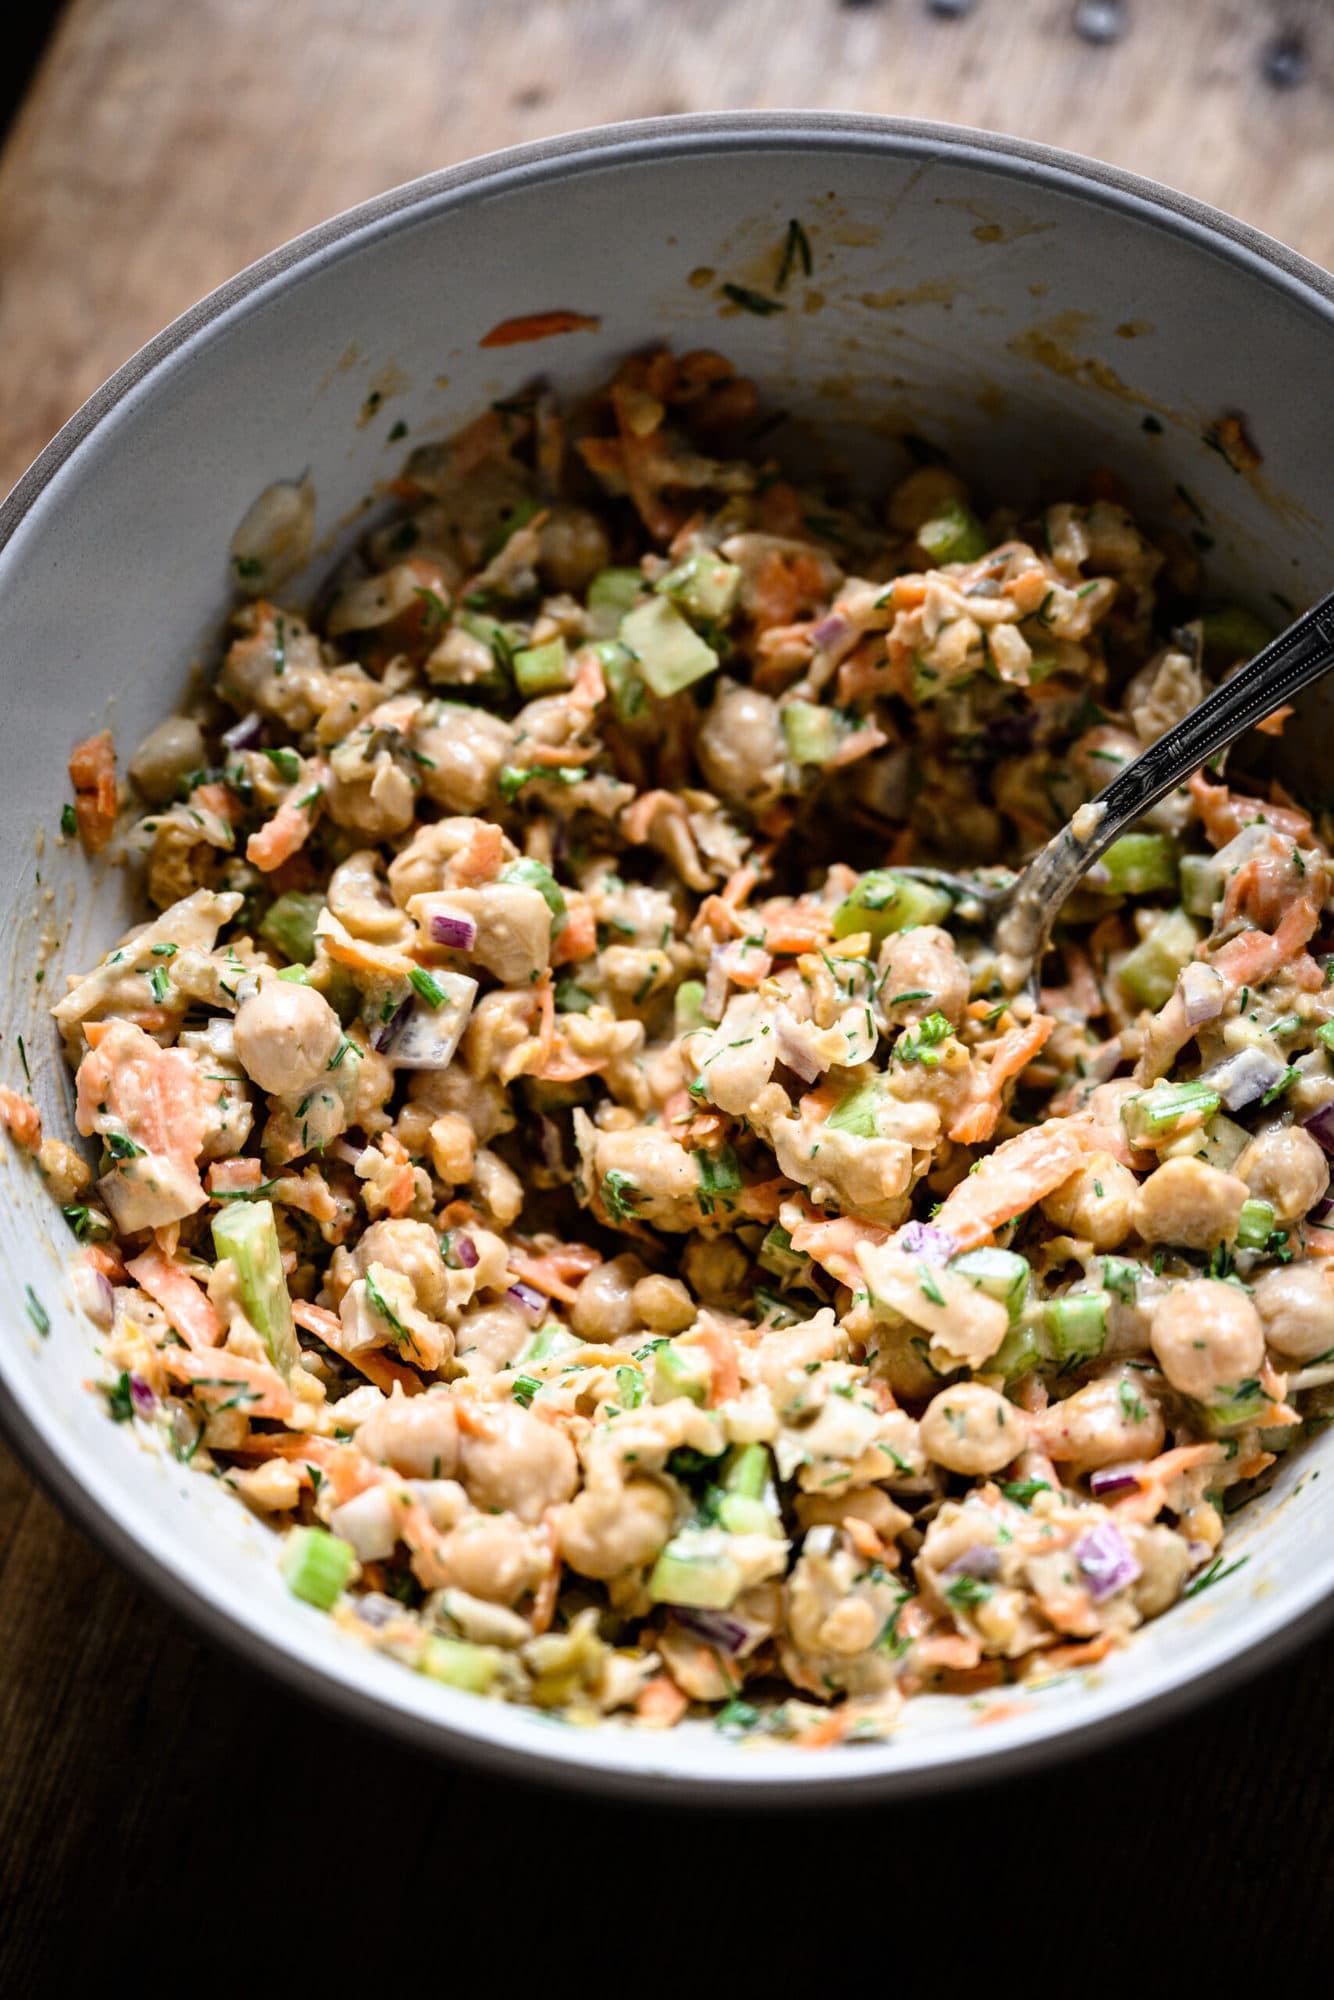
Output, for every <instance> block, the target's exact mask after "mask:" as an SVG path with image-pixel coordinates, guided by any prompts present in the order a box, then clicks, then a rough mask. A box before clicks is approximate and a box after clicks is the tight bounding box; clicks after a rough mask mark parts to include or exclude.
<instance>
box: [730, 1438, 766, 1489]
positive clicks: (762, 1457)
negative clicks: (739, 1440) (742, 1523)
mask: <svg viewBox="0 0 1334 2000" xmlns="http://www.w3.org/2000/svg"><path fill="white" fill-rule="evenodd" d="M768 1482H769V1454H768V1452H767V1451H766V1450H765V1447H764V1446H763V1445H762V1444H739V1445H736V1446H734V1447H733V1449H732V1450H731V1451H730V1452H729V1453H728V1456H727V1463H726V1464H725V1465H724V1467H723V1480H722V1483H723V1487H724V1490H725V1491H726V1492H728V1493H742V1494H744V1495H745V1496H746V1498H747V1499H748V1500H759V1499H761V1498H762V1497H763V1494H764V1489H765V1487H766V1486H767V1484H768Z"/></svg>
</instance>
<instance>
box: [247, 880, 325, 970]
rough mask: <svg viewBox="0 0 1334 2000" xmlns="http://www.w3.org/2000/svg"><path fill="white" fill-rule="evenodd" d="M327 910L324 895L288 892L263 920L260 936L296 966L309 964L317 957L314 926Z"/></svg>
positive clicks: (275, 899) (293, 890) (271, 904)
mask: <svg viewBox="0 0 1334 2000" xmlns="http://www.w3.org/2000/svg"><path fill="white" fill-rule="evenodd" d="M323 908H324V898H323V896H312V895H307V894H306V893H305V892H304V891H303V890H300V889H288V890H287V891H286V892H285V893H284V894H283V895H281V896H276V897H275V898H274V900H273V901H272V902H271V903H270V904H269V907H268V909H267V910H266V911H265V912H264V915H263V916H262V917H261V919H260V923H259V934H260V936H261V937H262V938H263V940H264V942H265V944H271V945H272V946H273V948H274V950H275V951H280V952H281V953H282V955H283V957H284V958H288V959H291V960H292V962H293V964H295V965H309V964H310V962H311V960H312V959H313V958H314V956H315V925H316V923H317V921H318V919H319V914H320V911H321V910H322V909H323Z"/></svg>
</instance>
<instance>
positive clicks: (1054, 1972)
mask: <svg viewBox="0 0 1334 2000" xmlns="http://www.w3.org/2000/svg"><path fill="white" fill-rule="evenodd" d="M4 1469H5V1468H4V1467H2V1466H0V1470H4ZM11 1470H12V1469H11ZM15 1476H17V1475H16V1474H15ZM12 1490H13V1489H11V1491H12ZM3 1497H4V1495H3V1493H0V1499H3ZM39 1552H40V1561H38V1556H39ZM0 1586H2V1588H0V1607H3V1615H4V1620H5V1627H6V1628H7V1629H5V1630H4V1631H3V1632H0V1676H2V1678H0V1701H2V1702H3V1712H0V1911H3V1912H4V1913H5V1914H4V1917H3V1925H2V1927H0V1986H2V1987H3V1990H4V1991H6V1992H12V1993H17V1994H22V1995H25V1996H26V1995H29V1994H40V1993H45V1992H48V1991H49V1992H53V1993H55V1992H64V1991H68V1990H72V1986H71V1983H72V1981H73V1980H74V1979H75V1978H77V1977H86V1976H87V1975H89V1974H92V1973H105V1972H107V1971H110V1970H111V1969H112V1968H113V1967H114V1968H116V1969H118V1970H120V1971H122V1972H124V1973H126V1974H127V1975H129V1976H131V1977H139V1976H141V1975H142V1974H143V1973H145V1972H147V1971H148V1970H149V1969H150V1967H151V1968H152V1969H153V1970H154V1971H155V1972H156V1971H161V1972H163V1973H166V1972H167V1971H168V1970H171V1971H172V1973H173V1986H174V1988H176V1989H177V1990H180V1991H187V1992H192V1993H205V1992H211V1991H214V1990H220V1989H221V1988H222V1987H223V1986H227V1987H228V1988H229V1989H233V1990H237V1991H244V1990H245V1989H246V1988H247V1987H250V1988H251V1990H260V1989H257V1988H255V1987H254V1984H253V1982H254V1980H255V1979H256V1978H257V1977H258V1974H259V1970H260V1969H261V1968H262V1969H263V1972H264V1978H263V1980H262V1982H261V1988H262V1990H263V1992H265V1993H269V1992H271V1991H273V1990H274V1983H275V1981H276V1977H277V1976H278V1975H279V1973H280V1971H285V1970H286V1968H288V1967H289V1966H291V1967H295V1968H297V1969H298V1970H299V1973H300V1976H301V1989H300V1990H301V1994H302V2000H307V1996H310V1995H312V1994H314V1993H315V1992H317V1991H320V1990H322V1989H324V1988H325V1983H326V1978H327V1976H328V1975H329V1974H330V1973H331V1972H332V1971H334V1970H335V1969H336V1970H337V1971H338V1973H339V1974H340V1975H341V1978H340V1979H339V1981H338V1982H337V1984H336V1985H335V1986H334V1987H330V1988H328V1990H330V1991H333V1990H338V1989H339V1987H340V1986H341V1983H342V1979H343V1978H345V1979H347V1980H349V1981H350V1980H351V1979H353V1978H354V1977H357V1976H360V1977H361V1978H363V1979H364V1978H366V1977H370V1978H372V1979H376V1975H377V1973H378V1974H379V1975H380V1976H381V1978H380V1979H376V1987H377V1988H378V1985H379V1984H380V1983H381V1979H382V1980H383V1982H384V1983H386V1984H387V1983H388V1981H389V1979H390V1978H392V1979H393V1980H394V1981H395V1983H400V1971H401V1968H402V1967H403V1966H404V1964H405V1960H404V1957H403V1954H404V1953H405V1952H411V1953H415V1952H416V1951H417V1950H418V1949H422V1950H424V1951H425V1952H426V1953H427V1955H428V1959H429V1962H430V1963H431V1964H433V1965H434V1966H435V1968H436V1974H437V1975H438V1976H437V1977H435V1978H433V1980H432V1982H431V1988H427V1989H423V1990H424V1991H430V1990H433V1989H434V1988H435V1987H437V1986H438V1987H439V1990H440V1992H441V1994H442V1995H445V1994H447V1993H449V1989H450V1988H451V1987H453V1986H454V1985H455V1977H454V1975H452V1974H451V1971H450V1968H451V1967H454V1968H459V1967H460V1966H462V1965H464V1964H466V1963H467V1962H468V1958H469V1957H470V1956H471V1955H472V1954H473V1953H479V1952H490V1953H491V1954H492V1955H493V1975H494V1976H493V1977H492V1978H491V1979H490V1980H489V1982H488V1984H489V1985H490V1986H491V1988H492V1989H493V1990H498V1991H500V1992H502V1993H504V1992H507V1991H508V1990H509V1989H510V1988H511V1987H517V1986H518V1985H519V1984H520V1983H522V1984H523V1985H524V1986H528V1985H529V1984H535V1985H537V1986H538V1987H539V1988H547V1987H549V1985H550V1982H551V1980H552V1979H553V1978H555V1977H557V1976H558V1968H559V1967H560V1966H561V1965H562V1964H563V1965H564V1967H565V1968H566V1971H567V1973H568V1974H569V1976H571V1977H581V1979H593V1978H596V1980H597V1983H598V1984H599V1985H602V1986H605V1984H606V1983H607V1981H609V1980H610V1979H612V1978H615V1979H616V1980H617V1982H618V1983H620V1982H621V1981H622V1980H625V1981H628V1983H629V1985H630V1987H631V1989H632V1991H633V1992H635V1993H636V1994H642V1993H643V1992H645V1991H653V1990H655V1980H654V1973H655V1968H663V1969H664V1970H665V1969H666V1968H667V1967H669V1966H674V1967H676V1968H678V1969H679V1971H680V1972H681V1973H682V1974H683V1975H684V1976H685V1977H687V1978H688V1979H689V1981H690V1983H691V1984H692V1985H695V1986H698V1987H699V1988H700V1990H701V1991H702V1990H704V1989H705V1988H706V1987H717V1986H718V1985H719V1979H720V1975H723V1976H725V1975H726V1971H727V1967H728V1963H729V1961H731V1960H732V1959H733V1957H735V1959H736V1961H737V1963H738V1964H739V1965H740V1966H741V1967H743V1968H744V1969H745V1970H746V1972H747V1974H748V1978H747V1984H748V1985H753V1984H754V1983H755V1982H756V1980H757V1979H763V1980H764V1982H765V1983H766V1984H768V1985H770V1986H771V1988H772V1990H773V1991H775V1992H776V1993H777V1994H778V1995H780V1996H781V1995H783V1994H785V1993H788V1992H792V1991H795V1990H796V1985H797V1982H798V1981H799V1980H800V1981H802V1982H803V1983H804V1982H806V1981H807V1980H810V1979H812V1978H818V1979H820V1981H821V1984H822V1985H823V1986H829V1985H830V1983H831V1982H832V1983H834V1984H836V1985H837V1986H838V1987H840V1988H843V1987H845V1986H846V1984H847V1982H848V1979H849V1977H850V1975H851V1974H852V1972H853V1971H854V1970H855V1968H856V1967H857V1966H858V1965H859V1964H862V1963H864V1964H865V1965H866V1967H867V1969H868V1970H870V1971H872V1972H873V1973H874V1975H875V1979H876V1987H877V1989H879V1990H881V1991H883V1992H884V1993H885V1994H886V1995H887V1996H893V2000H898V1996H899V1995H911V1994H914V1993H915V1992H916V1991H917V1990H922V1989H919V1988H918V1987H917V1986H916V1983H915V1981H914V1982H913V1983H912V1984H911V1985H907V1986H905V1985H904V1984H902V1983H901V1977H902V1975H903V1974H907V1973H910V1971H911V1967H912V1966H913V1964H914V1963H919V1964H921V1965H922V1966H924V1967H935V1968H936V1970H937V1971H938V1972H939V1974H940V1975H941V1976H942V1977H944V1978H946V1979H947V1980H948V1981H949V1982H950V1984H951V1985H953V1984H955V1983H956V1982H957V1981H958V1980H960V1979H963V1978H968V1979H973V1978H976V1979H978V1980H981V1981H982V1982H983V1983H984V1984H985V1985H987V1986H988V1987H989V1986H991V1985H992V1983H993V1982H992V1977H991V1974H989V1973H988V1972H987V1967H988V1966H989V1967H990V1968H991V1973H992V1974H995V1975H996V1976H997V1977H999V1976H1000V1974H1001V1972H1002V1971H1004V1969H1005V1967H1006V1966H1008V1967H1009V1971H1008V1972H1006V1973H1005V1977H1004V1981H1003V1985H1004V1988H1005V1989H1007V1990H1008V1989H1009V1988H1010V1987H1011V1986H1012V1985H1016V1984H1017V1985H1019V1986H1023V1987H1027V1985H1028V1983H1029V1981H1030V1979H1039V1980H1041V1981H1042V1982H1043V1983H1047V1982H1048V1981H1049V1980H1051V1979H1053V1978H1058V1977H1059V1980H1060V1983H1061V1984H1062V1985H1064V1984H1065V1983H1066V1982H1067V1980H1069V1981H1073V1982H1074V1985H1073V1987H1072V1990H1077V1991H1079V1992H1080V1993H1081V1994H1082V1993H1088V1994H1095V1993H1096V1992H1098V1991H1099V1990H1100V1979H1099V1974H1100V1973H1105V1972H1107V1971H1109V1970H1110V1968H1111V1967H1112V1966H1113V1965H1116V1964H1118V1963H1121V1962H1122V1960H1124V1963H1125V1964H1126V1966H1127V1967H1128V1968H1133V1969H1136V1970H1138V1971H1140V1972H1141V1973H1142V1972H1143V1971H1144V1970H1145V1969H1146V1968H1147V1967H1148V1966H1150V1965H1151V1964H1153V1963H1154V1962H1155V1960H1156V1959H1157V1962H1159V1963H1163V1962H1164V1961H1163V1960H1162V1959H1159V1958H1158V1954H1167V1955H1169V1957H1170V1958H1171V1959H1172V1960H1175V1958H1176V1957H1177V1954H1178V1952H1180V1951H1184V1952H1185V1953H1187V1954H1188V1957H1189V1962H1190V1963H1191V1964H1192V1965H1193V1966H1194V1967H1195V1969H1196V1970H1197V1971H1202V1970H1203V1968H1204V1966H1205V1964H1207V1963H1210V1962H1215V1954H1216V1953H1221V1954H1222V1956H1221V1959H1220V1960H1219V1961H1218V1962H1221V1963H1223V1964H1226V1965H1227V1966H1228V1967H1229V1968H1230V1969H1231V1971H1232V1973H1233V1974H1234V1975H1235V1974H1237V1973H1240V1972H1241V1971H1242V1970H1243V1968H1245V1967H1248V1966H1254V1967H1256V1968H1257V1969H1259V1968H1265V1967H1267V1968H1269V1969H1270V1970H1271V1971H1278V1970H1279V1969H1280V1968H1281V1970H1282V1972H1283V1974H1285V1975H1287V1976H1289V1977H1290V1976H1291V1974H1292V1973H1293V1972H1294V1971H1297V1970H1298V1969H1299V1968H1301V1967H1302V1966H1304V1965H1312V1966H1314V1965H1315V1964H1317V1963H1318V1962H1321V1959H1322V1954H1324V1953H1325V1952H1326V1951H1327V1949H1328V1946H1329V1945H1330V1943H1331V1942H1334V1923H1332V1922H1331V1917H1330V1913H1329V1890H1330V1888H1331V1886H1334V1884H1332V1882H1331V1865H1330V1855H1331V1853H1332V1852H1334V1787H1331V1783H1330V1780H1331V1777H1334V1768H1332V1767H1334V1758H1332V1757H1331V1741H1332V1732H1331V1728H1330V1701H1329V1669H1330V1663H1331V1648H1330V1643H1329V1641H1328V1640H1327V1639H1322V1640H1317V1641H1315V1642H1313V1643H1312V1644H1310V1645H1308V1646H1306V1647H1305V1648H1303V1650H1301V1651H1300V1652H1299V1653H1297V1654H1294V1655H1293V1656H1292V1657H1291V1658H1289V1659H1287V1660H1285V1661H1283V1662H1282V1663H1280V1664H1279V1665H1278V1666H1276V1667H1273V1668H1271V1669H1270V1670H1269V1671H1268V1672H1266V1673H1264V1674H1262V1675H1259V1676H1257V1677H1256V1678H1255V1679H1254V1680H1252V1681H1250V1682H1249V1683H1248V1684H1247V1685H1246V1686H1244V1687H1242V1688H1241V1689H1239V1690H1234V1691H1233V1692H1231V1693H1229V1694H1227V1695H1225V1696H1223V1697H1222V1698H1220V1699H1218V1700H1216V1701H1214V1702H1212V1703H1209V1704H1207V1705H1206V1706H1205V1707H1203V1708H1202V1709H1200V1710H1198V1711H1196V1712H1194V1713H1193V1714H1191V1715H1188V1716H1187V1717H1186V1718H1185V1719H1184V1720H1178V1721H1177V1722H1175V1723H1173V1724H1172V1725H1171V1726H1170V1727H1165V1728H1163V1729H1160V1730H1157V1731H1151V1732H1149V1733H1147V1734H1145V1735H1142V1736H1140V1737H1137V1738H1135V1739H1133V1740H1132V1741H1130V1742H1128V1743H1123V1744H1120V1745H1117V1746H1115V1747H1112V1748H1110V1749H1108V1750H1106V1751H1102V1752H1097V1753H1094V1754H1092V1755H1089V1756H1085V1757H1082V1758H1079V1759H1077V1760H1074V1761H1070V1762H1067V1763H1065V1764H1063V1765H1059V1766H1056V1767H1054V1768H1052V1769H1050V1770H1048V1771H1045V1772H1041V1773H1039V1774H1037V1775H1035V1776H1033V1777H1025V1778H1023V1779H1016V1780H1012V1781H1009V1782H1007V1783H1004V1784H1002V1785H998V1786H993V1787H988V1788H986V1789H983V1790H981V1791H979V1792H976V1793H974V1794H971V1795H970V1794H968V1793H949V1794H945V1795H942V1796H941V1797H940V1798H939V1799H938V1800H933V1799H930V1798H926V1799H921V1800H917V1801H914V1802H911V1803H908V1804H905V1805H903V1806H901V1807H879V1808H877V1807H868V1808H861V1809H856V1810H851V1811H844V1812H835V1811H829V1810H820V1811H816V1812H810V1813H806V1814H787V1813H783V1812H775V1811H774V1810H772V1809H770V1810H768V1811H767V1812H765V1813H764V1814H763V1815H761V1814H759V1813H745V1814H736V1813H730V1812H725V1811H720V1810H717V1809H715V1810H713V1811H711V1812H707V1813H690V1814H685V1813H680V1812H658V1813H655V1811H654V1809H653V1808H652V1806H651V1805H637V1804H636V1805H627V1804H608V1803H604V1802H601V1801H599V1800H596V1799H591V1798H585V1797H581V1796H574V1795H567V1794H563V1793H558V1792H555V1791H552V1790H549V1789H545V1788H542V1789H539V1788H538V1787H536V1786H529V1785H520V1784H516V1783H513V1782H510V1781H506V1780H501V1779H499V1778H494V1777H487V1776H483V1775H479V1774H475V1773H472V1772H469V1771H466V1770H462V1769H458V1768H454V1767H451V1766H448V1765H439V1764H437V1763H435V1762H433V1761H432V1760H429V1759H426V1758H423V1757H422V1755H421V1754H420V1753H419V1752H416V1751H413V1750H411V1749H409V1748H407V1747H404V1746H402V1745H399V1744H396V1743H392V1742H388V1741H380V1740H378V1739H377V1738H375V1737H373V1736H371V1735H369V1734H366V1733H364V1732H362V1731H360V1730H358V1729H354V1728H352V1727H350V1726H348V1725H346V1724H342V1723H339V1722H336V1721H333V1720H331V1719H330V1718H328V1717H327V1716H326V1715H325V1714H323V1713H322V1712H321V1711H320V1710H318V1709H316V1708H314V1707H311V1706H309V1705H307V1704H305V1703H303V1702H302V1701H300V1700H298V1699H297V1698H296V1697H295V1696H293V1695H290V1694H288V1693H286V1692H285V1691H283V1690H281V1689H279V1688H277V1687H275V1686H274V1685H273V1684H272V1683H270V1682H269V1681H268V1680H266V1679H261V1678H260V1677H259V1676H258V1675H256V1674H254V1673H253V1672H251V1671H250V1670H249V1669H246V1668H244V1667H242V1666H240V1665H239V1664H238V1663H237V1662H236V1661H235V1660H234V1659H233V1658H231V1657H230V1656H229V1655H226V1654H223V1653H221V1652H218V1651H215V1650H214V1649H213V1648H212V1647H210V1646H207V1645H205V1644H204V1643H202V1642H201V1641H199V1640H197V1639H196V1638H194V1636H193V1635H192V1634H191V1633H190V1631H189V1630H188V1629H187V1628H186V1627H185V1626H184V1625H182V1624H181V1623H180V1622H179V1621H178V1620H177V1619H176V1618H175V1617H174V1616H173V1615H171V1614H169V1613H168V1612H166V1611H164V1610H162V1609H161V1608H160V1607H159V1606H158V1605H156V1604H155V1603H153V1602H152V1601H151V1600H149V1599H147V1598H145V1597H143V1596H142V1595H141V1594H140V1593H139V1592H138V1591H137V1590H135V1589H134V1588H133V1587H132V1586H131V1585H130V1584H129V1583H128V1582H126V1581H125V1579H124V1578H122V1577H121V1576H120V1575H119V1573H118V1572H117V1571H116V1570H114V1569H113V1568H112V1567H111V1565H110V1564H109V1563H108V1562H107V1561H106V1560H105V1559H104V1558H103V1557H102V1556H101V1555H100V1554H99V1553H98V1552H97V1551H96V1550H94V1549H93V1548H92V1547H91V1545H90V1544H88V1543H87V1542H86V1541H85V1540H84V1539H83V1537H82V1536H81V1535H80V1534H78V1533H77V1532H76V1531H75V1530H74V1529H73V1528H71V1527H70V1526H68V1524H66V1523H64V1522H61V1521H59V1520H58V1518H57V1517H55V1516H54V1514H53V1511H52V1510H51V1508H50V1507H49V1505H48V1503H47V1502H46V1501H45V1500H44V1499H41V1498H40V1497H37V1496H34V1497H32V1498H31V1499H29V1500H28V1501H27V1503H26V1506H24V1507H23V1509H22V1519H21V1522H20V1526H19V1529H18V1531H17V1532H16V1533H13V1534H12V1535H11V1537H10V1542H9V1549H8V1557H7V1560H5V1561H4V1563H3V1567H2V1568H0ZM6 1878H7V1879H6ZM724 1926H726V1927H727V1934H726V1935H724V1933H723V1927H724ZM1016 1953H1017V1954H1018V1955H1017V1956H1015V1954H1016ZM581 1961H582V1963H583V1974H582V1975H581V1974H580V1970H579V1968H580V1964H581ZM766 1965H771V1966H774V1967H777V1968H781V1969H780V1970H778V1971H777V1973H776V1975H774V1976H772V1977H770V1976H766V1974H765V1971H764V1968H765V1967H766ZM1024 1967H1027V1971H1024V1970H1023V1968H1024ZM215 1975H216V1985H215V1984H214V1983H213V1982H214V1977H215ZM414 1983H415V1982H414ZM144 1990H145V1991H149V1990H152V1991H156V1990H160V1989H158V1988H157V1987H156V1986H154V1987H152V1988H145V1989H144ZM365 1990H366V1991H367V1992H368V1993H371V1992H372V1991H374V1990H375V1989H374V1988H371V1987H366V1988H365ZM1101 1990H1108V1991H1110V1990H1111V1989H1110V1987H1109V1988H1102V1989H1101ZM450 2000H453V1996H452V1994H451V1995H450Z"/></svg>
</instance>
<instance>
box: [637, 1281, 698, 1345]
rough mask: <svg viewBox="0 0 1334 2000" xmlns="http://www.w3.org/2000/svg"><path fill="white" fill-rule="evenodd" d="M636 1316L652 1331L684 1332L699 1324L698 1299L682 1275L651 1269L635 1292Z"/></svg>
mask: <svg viewBox="0 0 1334 2000" xmlns="http://www.w3.org/2000/svg"><path fill="white" fill-rule="evenodd" d="M632 1297H633V1300H634V1308H635V1314H636V1317H637V1318H638V1319H639V1321H640V1324H641V1325H643V1326H646V1327H647V1328H648V1330H649V1332H650V1333H684V1332H685V1330H686V1328H687V1327H688V1326H693V1325H694V1323H695V1302H694V1300H693V1299H692V1298H691V1296H690V1293H689V1292H688V1291H687V1289H686V1287H685V1286H684V1285H683V1284H682V1283H681V1280H680V1279H679V1278H663V1277H660V1276H659V1275H658V1274H657V1272H650V1273H649V1275H648V1277H647V1278H641V1279H640V1280H639V1282H638V1284H637V1285H636V1286H635V1289H634V1292H633V1294H632Z"/></svg>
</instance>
